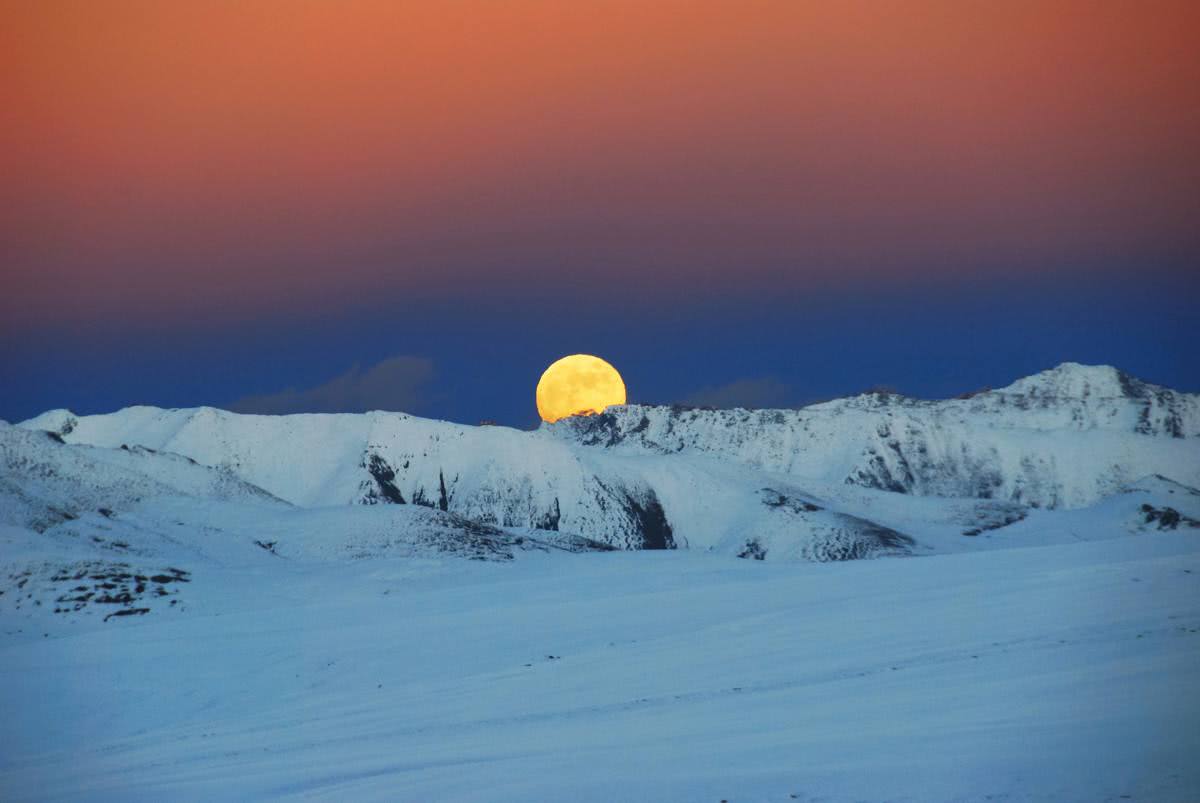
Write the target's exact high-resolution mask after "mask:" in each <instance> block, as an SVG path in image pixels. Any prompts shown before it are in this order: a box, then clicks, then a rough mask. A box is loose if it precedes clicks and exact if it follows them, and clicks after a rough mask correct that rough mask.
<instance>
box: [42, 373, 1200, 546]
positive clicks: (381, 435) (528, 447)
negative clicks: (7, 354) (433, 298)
mask: <svg viewBox="0 0 1200 803" xmlns="http://www.w3.org/2000/svg"><path fill="white" fill-rule="evenodd" d="M21 426H22V427H25V428H29V429H43V430H47V431H50V432H52V433H54V434H55V435H57V436H58V437H60V438H62V439H63V440H64V441H65V442H67V443H73V444H90V445H94V446H99V447H106V448H109V449H119V448H120V447H122V446H124V447H127V448H134V447H142V448H145V449H153V450H156V451H161V452H170V453H175V454H179V455H183V456H185V457H187V458H190V459H192V460H194V461H196V462H198V463H201V464H203V465H205V466H210V467H213V468H215V469H217V470H218V471H219V472H220V473H221V474H222V475H223V476H225V475H227V476H233V477H237V478H240V479H241V480H243V481H245V482H247V483H251V484H253V485H255V486H257V487H259V488H262V489H264V490H265V491H267V492H269V493H270V494H273V495H275V496H277V497H279V498H280V499H284V500H287V501H288V502H290V503H292V504H295V505H299V506H303V507H316V506H328V505H345V504H366V505H378V504H410V505H417V506H424V507H428V508H432V509H438V510H442V511H446V512H450V513H454V514H456V515H458V516H460V517H462V518H464V519H468V520H472V521H476V522H480V523H483V524H488V525H494V526H499V527H507V528H514V527H515V528H527V529H533V530H543V531H545V530H548V531H552V532H553V531H558V532H565V533H572V534H576V535H581V536H586V537H588V538H591V539H595V540H598V541H602V542H604V543H607V544H610V545H613V546H617V547H619V548H626V549H628V548H634V549H660V548H673V547H690V548H701V549H715V550H718V551H725V552H730V553H733V554H743V553H744V554H746V555H747V556H752V557H769V558H771V559H775V558H807V559H817V560H829V559H844V558H856V557H869V556H876V555H884V554H910V553H912V552H914V551H921V550H922V549H941V548H942V547H943V546H945V545H944V544H932V543H931V542H932V541H938V539H937V538H936V537H934V536H931V535H930V530H929V528H928V527H925V526H924V524H925V523H926V519H925V518H922V517H921V516H913V515H911V511H912V510H915V509H918V508H920V507H921V504H920V502H919V499H920V498H923V497H932V498H937V499H944V500H953V504H952V506H953V507H955V509H959V510H968V511H971V512H969V513H965V514H964V516H963V523H962V526H960V527H959V529H960V530H971V529H976V530H979V531H981V532H982V531H986V530H991V529H995V524H996V521H1003V522H1005V523H1012V522H1015V521H1019V520H1022V519H1024V518H1026V517H1028V515H1029V512H1030V510H1031V509H1035V508H1041V509H1061V508H1077V507H1085V506H1089V505H1094V504H1096V503H1097V502H1099V501H1100V500H1102V499H1104V498H1105V497H1107V496H1109V495H1111V494H1114V493H1117V492H1119V491H1120V490H1121V489H1122V488H1124V487H1126V486H1127V485H1128V484H1129V483H1132V482H1137V481H1139V480H1141V479H1142V478H1143V477H1147V476H1151V475H1161V476H1164V477H1168V478H1170V479H1171V480H1174V481H1176V482H1179V483H1182V484H1183V485H1185V486H1193V487H1194V486H1197V485H1200V440H1198V436H1200V397H1197V396H1196V395H1194V394H1186V393H1179V392H1176V391H1172V390H1168V389H1165V388H1160V387H1157V386H1153V385H1149V384H1146V383H1144V382H1140V381H1139V380H1136V379H1133V378H1132V377H1129V376H1128V375H1126V374H1123V373H1121V372H1120V371H1117V370H1116V369H1113V368H1108V367H1088V366H1082V365H1076V364H1070V363H1068V364H1064V365H1061V366H1059V367H1058V368H1055V369H1053V370H1051V371H1046V372H1044V373H1041V374H1038V375H1036V376H1032V377H1028V378H1025V379H1021V380H1019V381H1017V382H1014V383H1013V384H1012V385H1009V386H1008V387H1006V388H1002V389H1000V390H995V391H985V392H981V393H976V394H974V395H972V396H970V397H969V398H961V399H951V400H946V401H922V400H917V399H911V398H906V397H903V396H898V395H894V394H867V395H862V396H856V397H853V398H847V399H840V400H836V401H832V402H828V403H824V404H818V405H813V406H810V407H806V408H803V409H799V410H754V411H751V410H707V409H686V408H679V407H651V406H644V405H629V406H624V407H619V408H612V409H610V410H609V411H608V412H606V413H604V414H601V415H596V416H589V417H580V418H572V419H566V420H564V421H562V422H559V423H557V424H553V425H544V426H543V427H542V428H541V429H539V430H537V431H535V432H521V431H517V430H513V429H508V428H505V427H471V426H462V425H457V424H450V423H446V422H440V421H432V420H427V419H421V418H416V417H413V416H409V415H405V414H403V413H387V412H372V413H366V414H361V415H291V416H253V415H238V414H235V413H229V412H225V411H222V410H217V409H213V408H207V407H203V408H194V409H183V410H163V409H159V408H153V407H131V408H127V409H124V410H121V411H118V412H116V413H112V414H109V415H95V416H76V415H74V414H72V413H70V412H69V411H66V410H56V411H52V412H49V413H45V414H43V415H41V416H38V417H37V418H34V419H32V420H30V421H26V422H24V423H23V424H22V425H21ZM897 492H898V493H899V494H901V495H903V498H897ZM944 508H945V505H941V506H938V509H939V510H940V509H944ZM997 511H1002V512H997ZM997 517H999V518H998V519H997ZM914 524H915V525H918V526H917V527H915V528H914V527H913V526H912V525H914ZM915 529H919V530H920V532H919V533H916V534H914V530H915ZM935 529H936V528H935ZM942 540H945V539H942ZM955 548H957V547H955Z"/></svg>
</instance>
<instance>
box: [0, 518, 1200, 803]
mask: <svg viewBox="0 0 1200 803" xmlns="http://www.w3.org/2000/svg"><path fill="white" fill-rule="evenodd" d="M260 551H261V550H260ZM191 577H192V580H191V582H190V583H189V584H188V587H187V588H186V591H184V592H181V593H183V594H184V595H185V598H186V610H183V611H169V612H164V613H162V614H155V615H149V616H145V617H137V618H129V619H122V620H113V621H111V622H108V623H104V622H102V621H101V620H99V619H98V618H94V619H89V620H85V621H81V622H78V623H74V624H72V623H71V622H69V621H64V620H61V619H59V618H54V617H51V616H42V617H40V618H39V617H27V616H24V615H19V614H17V613H15V612H14V611H12V610H11V608H5V609H4V613H3V615H0V709H2V710H3V711H4V727H3V729H2V730H0V790H3V794H2V795H0V796H2V797H3V798H4V799H5V800H10V801H19V800H64V801H66V800H70V801H78V800H122V801H125V800H151V799H170V800H177V801H178V800H217V799H221V800H231V799H237V800H244V799H258V798H294V799H299V798H304V799H323V800H364V799H370V800H422V801H423V800H479V801H496V800H512V801H530V800H586V801H613V800H646V801H673V800H679V801H714V803H715V802H716V801H720V800H728V801H731V803H732V802H733V801H791V800H806V801H817V800H822V801H842V800H846V801H849V800H867V801H883V800H889V801H890V800H912V801H930V800H979V801H983V800H1009V801H1013V800H1047V801H1049V800H1079V801H1102V800H1124V799H1132V800H1155V801H1160V800H1167V801H1171V800H1178V801H1187V800H1195V799H1196V795H1197V791H1198V790H1200V763H1197V762H1196V760H1195V759H1196V756H1197V755H1200V673H1198V672H1197V668H1200V537H1198V536H1197V534H1196V533H1195V532H1179V531H1176V532H1162V533H1155V534H1145V535H1139V536H1130V537H1127V538H1120V539H1109V540H1104V541H1094V542H1081V543H1073V544H1065V545H1060V546H1050V547H1031V548H1021V549H1010V550H1002V551H991V552H975V553H970V554H961V555H944V556H935V557H927V558H895V559H883V560H875V561H855V562H842V563H830V564H812V563H782V562H781V563H770V562H760V561H751V560H738V559H736V558H731V557H728V556H724V555H712V554H704V553H695V552H685V551H673V552H609V553H602V554H568V553H562V552H554V553H540V552H537V553H523V554H521V555H520V556H519V558H518V559H517V560H515V561H512V562H504V563H491V562H473V561H461V560H457V559H453V558H445V559H400V558H376V559H372V560H358V561H346V562H336V563H329V562H324V563H300V562H297V561H290V560H288V559H285V558H278V559H272V557H271V556H270V555H269V554H267V553H265V552H263V560H261V561H258V562H256V563H254V564H253V565H247V566H242V567H237V566H228V567H224V568H220V569H218V568H217V567H215V566H213V567H206V566H198V567H195V568H194V569H193V572H192V575H191Z"/></svg>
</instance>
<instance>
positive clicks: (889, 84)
mask: <svg viewBox="0 0 1200 803" xmlns="http://www.w3.org/2000/svg"><path fill="white" fill-rule="evenodd" d="M1198 8H1200V7H1198V6H1196V4H1195V3H1190V2H1180V3H1174V2H1136V3H1134V2H1130V3H1124V2H1071V3H1060V2H1050V1H1049V0H1042V1H1041V2H1029V3H1022V2H1011V3H990V4H984V3H964V2H944V3H943V2H919V1H918V0H909V2H895V3H891V2H882V1H881V2H863V3H853V2H836V3H835V2H829V3H805V2H799V1H798V0H791V1H790V2H754V0H738V1H737V2H670V1H669V0H654V2H582V1H581V2H572V3H562V2H519V1H518V2H505V3H494V2H483V1H480V2H468V1H467V0H462V1H461V2H456V1H455V0H450V1H449V2H426V3H405V2H399V1H398V0H391V1H389V2H355V1H354V0H349V1H348V2H346V1H343V2H336V3H334V2H316V1H315V0H314V1H312V2H306V1H305V0H279V1H278V2H254V1H253V0H242V1H241V2H228V3H222V2H204V3H193V4H188V3H162V2H156V1H155V2H115V1H114V2H104V1H103V0H99V1H98V0H88V1H87V2H78V3H68V2H56V1H55V0H43V1H42V2H37V3H17V2H11V3H5V4H4V5H3V6H2V9H3V10H2V11H0V13H2V15H3V20H2V24H0V265H2V270H3V277H2V278H3V283H2V286H0V417H2V418H6V419H10V420H15V419H20V418H24V417H26V416H29V415H32V414H34V413H36V412H39V411H41V410H43V409H46V408H49V407H59V406H67V407H71V408H72V409H75V410H77V411H80V412H97V411H104V410H109V409H114V408H116V407H120V406H123V405H127V404H132V403H153V404H162V405H168V406H190V405H195V404H214V405H218V406H226V407H237V408H239V409H264V410H265V409H271V410H281V411H282V410H298V409H359V408H365V407H372V406H380V407H389V408H390V407H403V408H404V409H409V410H410V411H413V412H418V413H421V414H425V415H431V416H435V417H444V418H450V419H452V420H460V421H469V422H474V421H476V420H479V419H483V418H487V419H496V420H499V421H501V422H504V423H511V424H516V425H522V426H524V425H527V424H529V423H530V422H531V421H533V420H534V418H535V416H536V413H535V410H534V404H533V390H534V386H535V384H536V381H537V377H538V375H539V374H540V372H541V370H542V369H543V368H544V367H545V366H546V365H547V364H549V363H550V362H551V361H553V360H554V359H555V358H557V357H559V356H561V355H563V354H565V353H570V352H574V351H587V352H592V353H596V354H599V355H601V356H603V357H605V358H606V359H608V360H610V361H611V362H612V363H613V364H615V365H616V366H617V368H618V369H620V370H621V372H622V373H623V374H624V375H625V378H626V381H627V384H628V386H629V391H630V398H631V400H632V401H651V402H668V401H693V402H703V403H738V402H741V403H747V404H779V405H787V404H798V403H803V402H806V401H810V400H813V399H819V398H824V397H829V396H832V395H836V394H841V393H848V392H854V391H858V390H862V389H864V388H866V387H869V386H873V385H879V384H886V385H891V386H895V387H897V388H899V389H900V390H902V391H906V392H910V393H913V394H916V395H925V396H938V395H949V394H953V393H957V392H960V391H963V390H968V389H972V388H976V387H979V386H982V385H999V384H1004V383H1007V382H1009V381H1011V380H1012V379H1015V378H1016V377H1017V376H1019V375H1021V374H1024V373H1029V372H1033V371H1036V370H1040V369H1042V368H1047V367H1050V366H1052V365H1054V364H1055V363H1057V362H1060V361H1062V360H1068V359H1071V360H1077V361H1081V362H1104V363H1111V364H1116V365H1118V366H1120V367H1122V368H1125V369H1127V370H1129V371H1131V372H1133V373H1135V374H1138V375H1140V376H1143V377H1144V378H1146V379H1149V380H1151V381H1157V382H1161V383H1165V384H1170V385H1173V386H1176V387H1180V388H1183V389H1188V390H1200V355H1198V352H1200V348H1197V346H1196V344H1197V343H1200V156H1198V153H1200V146H1198V144H1200V57H1198V56H1197V48H1196V42H1197V41H1200V10H1197V9H1198Z"/></svg>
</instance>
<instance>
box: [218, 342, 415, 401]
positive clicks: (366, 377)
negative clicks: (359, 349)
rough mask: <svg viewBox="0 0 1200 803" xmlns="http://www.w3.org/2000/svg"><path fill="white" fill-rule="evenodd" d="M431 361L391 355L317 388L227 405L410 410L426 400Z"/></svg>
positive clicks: (290, 389) (291, 390)
mask: <svg viewBox="0 0 1200 803" xmlns="http://www.w3.org/2000/svg"><path fill="white" fill-rule="evenodd" d="M432 377H433V363H432V362H430V361H429V360H427V359H424V358H422V357H407V356H399V357H391V358H389V359H386V360H384V361H383V362H380V363H376V364H375V365H373V366H371V367H370V368H368V369H367V370H365V371H364V370H362V368H361V367H360V366H359V365H358V364H357V363H356V364H355V365H354V367H352V368H351V369H350V370H349V371H347V372H346V373H344V374H341V375H340V376H335V377H334V378H333V379H330V380H329V381H328V382H325V383H324V384H321V385H317V386H316V387H311V388H305V389H302V390H297V389H296V388H287V389H286V390H281V391H279V392H278V393H267V394H263V395H257V396H245V397H243V398H241V399H238V400H237V401H235V402H234V403H233V404H231V405H230V407H229V409H231V410H234V411H235V412H239V413H274V414H282V413H364V412H366V411H368V410H397V411H401V412H406V413H411V412H414V411H416V410H419V409H420V408H421V407H422V405H423V404H424V403H425V386H426V385H427V384H428V382H429V380H430V379H431V378H432Z"/></svg>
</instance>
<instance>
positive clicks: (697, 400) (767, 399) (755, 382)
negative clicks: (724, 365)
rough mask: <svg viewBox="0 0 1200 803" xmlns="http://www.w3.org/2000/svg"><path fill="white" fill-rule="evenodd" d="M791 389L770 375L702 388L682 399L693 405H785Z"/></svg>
mask: <svg viewBox="0 0 1200 803" xmlns="http://www.w3.org/2000/svg"><path fill="white" fill-rule="evenodd" d="M792 396H793V394H792V389H791V388H789V387H788V386H787V385H785V384H783V383H782V382H780V381H779V380H778V379H775V378H774V377H770V376H764V377H758V378H753V379H738V380H735V381H733V382H730V383H729V384H727V385H717V386H716V387H708V388H703V389H702V390H698V391H696V392H695V393H693V394H692V395H690V396H688V397H687V398H685V399H684V400H683V403H684V404H689V405H692V406H694V407H749V408H754V407H786V406H788V403H789V400H790V399H791V398H792Z"/></svg>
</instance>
